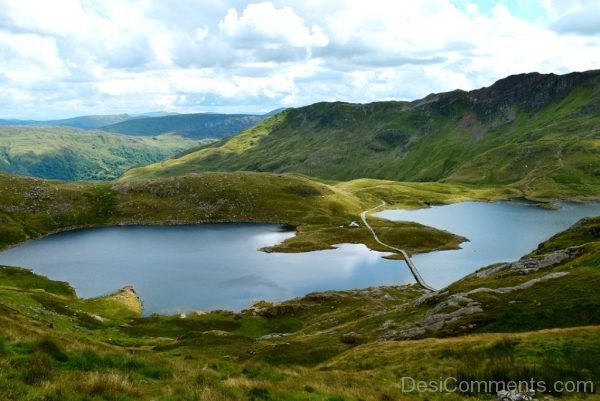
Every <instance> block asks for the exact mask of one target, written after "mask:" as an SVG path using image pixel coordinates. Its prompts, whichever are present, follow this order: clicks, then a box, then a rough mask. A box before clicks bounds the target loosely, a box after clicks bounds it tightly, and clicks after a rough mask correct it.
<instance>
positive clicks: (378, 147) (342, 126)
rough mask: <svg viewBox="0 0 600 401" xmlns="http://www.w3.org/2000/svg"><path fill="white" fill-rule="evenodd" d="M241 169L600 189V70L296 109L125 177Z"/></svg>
mask: <svg viewBox="0 0 600 401" xmlns="http://www.w3.org/2000/svg"><path fill="white" fill-rule="evenodd" d="M120 124H123V123H120ZM120 124H116V125H117V126H119V125H120ZM236 170H249V171H269V172H298V173H303V174H306V175H309V176H314V177H319V178H323V179H330V180H349V179H355V178H361V177H370V178H380V179H390V180H404V181H448V182H460V183H469V184H477V185H511V186H513V187H515V188H518V189H520V190H522V191H523V192H524V193H526V194H528V195H529V196H530V197H535V196H541V197H544V196H562V195H568V194H578V195H582V196H593V195H595V196H598V194H599V193H600V71H588V72H581V73H579V72H578V73H571V74H566V75H554V74H546V75H544V74H538V73H530V74H519V75H513V76H510V77H507V78H505V79H502V80H499V81H498V82H496V83H495V84H493V85H492V86H490V87H487V88H482V89H478V90H473V91H470V92H466V91H462V90H456V91H452V92H447V93H440V94H431V95H429V96H427V97H425V98H424V99H420V100H416V101H413V102H375V103H370V104H351V103H341V102H336V103H317V104H313V105H310V106H306V107H301V108H297V109H288V110H285V111H283V112H281V113H279V114H277V115H275V116H274V117H271V118H269V119H267V120H265V121H263V122H261V123H260V124H258V125H257V126H255V127H253V128H250V129H247V130H246V131H244V132H242V133H240V134H238V135H236V136H234V137H231V138H227V139H224V140H222V141H220V142H217V143H214V144H211V145H208V146H207V147H204V148H202V149H199V150H197V151H194V152H187V153H186V154H184V155H182V156H181V157H179V158H177V159H173V160H168V161H165V162H163V163H161V164H160V165H150V166H147V167H143V168H138V169H133V170H130V171H129V172H128V173H127V174H126V176H125V179H128V178H149V177H162V176H173V175H181V174H185V173H190V172H204V171H236Z"/></svg>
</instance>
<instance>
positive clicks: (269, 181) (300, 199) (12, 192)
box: [0, 172, 514, 252]
mask: <svg viewBox="0 0 600 401" xmlns="http://www.w3.org/2000/svg"><path fill="white" fill-rule="evenodd" d="M396 185H397V186H396V190H397V191H403V192H404V193H405V194H406V195H407V197H405V198H401V197H397V198H396V199H391V198H388V200H390V203H395V204H397V205H399V206H408V207H414V206H415V205H416V204H415V200H414V199H416V198H418V199H421V200H427V199H428V200H430V201H431V202H432V203H433V202H437V203H439V202H442V201H445V202H450V201H456V200H459V199H473V200H477V199H478V200H494V199H506V198H510V197H511V196H512V195H514V194H513V193H512V192H510V191H506V190H504V189H499V188H488V189H479V188H471V187H466V186H454V185H447V184H422V185H420V186H419V188H414V189H413V187H412V186H410V185H407V186H403V184H400V183H396ZM359 187H360V186H359ZM354 191H355V188H353V187H352V188H344V187H340V186H331V185H327V184H324V183H320V182H317V181H314V180H312V179H310V178H307V177H303V176H299V175H293V174H269V173H250V172H245V173H243V172H241V173H204V174H192V175H188V176H182V177H174V178H165V179H153V180H145V181H134V182H118V183H102V184H100V183H98V184H93V183H85V182H75V183H66V182H56V181H46V180H39V179H32V178H25V177H17V176H10V175H5V174H0V221H1V222H2V224H0V248H3V247H5V246H8V245H11V244H15V243H18V242H21V241H24V240H26V239H29V238H36V237H39V236H42V235H46V234H48V233H51V232H55V231H61V230H67V229H73V228H77V227H91V226H107V225H116V224H130V225H135V224H189V223H207V222H270V223H280V224H287V225H290V226H293V227H295V228H296V230H297V235H296V236H294V237H292V238H290V239H288V240H287V241H285V242H284V243H283V244H281V245H279V246H277V247H274V248H272V249H271V250H272V251H281V252H302V251H310V250H317V249H330V248H332V247H333V246H334V245H335V244H340V243H363V244H365V245H367V246H368V247H370V248H371V249H375V250H382V251H387V249H385V248H382V247H381V246H380V245H379V244H377V243H376V242H374V240H373V238H372V236H371V234H370V232H369V231H368V230H367V229H366V228H365V227H360V228H356V229H352V228H348V224H349V223H350V222H351V221H359V220H360V216H359V215H360V212H361V211H362V210H365V209H367V208H371V207H373V206H376V205H378V204H379V203H380V200H379V199H375V198H369V197H366V196H364V194H362V193H359V192H360V191H357V192H356V193H355V192H354ZM411 192H412V193H413V194H414V196H408V193H411ZM370 222H371V225H372V226H373V227H375V229H376V230H378V233H379V235H380V237H381V238H382V240H384V241H386V242H388V243H390V244H395V245H397V246H402V247H403V248H405V249H406V250H408V251H412V252H416V251H419V252H420V251H427V250H432V249H442V248H443V249H450V248H455V247H456V246H457V244H458V243H459V242H460V241H461V240H462V238H460V237H456V236H454V235H452V234H450V233H448V232H445V231H439V230H436V229H433V228H430V227H425V226H422V225H420V224H416V223H402V222H390V221H387V220H382V219H377V218H371V219H370Z"/></svg>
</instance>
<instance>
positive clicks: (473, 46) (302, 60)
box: [0, 0, 600, 119]
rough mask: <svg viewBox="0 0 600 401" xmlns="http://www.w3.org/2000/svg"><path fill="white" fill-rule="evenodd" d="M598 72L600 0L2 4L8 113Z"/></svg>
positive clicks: (392, 94)
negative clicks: (526, 73) (522, 74)
mask: <svg viewBox="0 0 600 401" xmlns="http://www.w3.org/2000/svg"><path fill="white" fill-rule="evenodd" d="M598 68H600V1H598V0H498V1H486V0H414V1H412V0H411V1H400V0H395V1H394V0H387V1H383V0H345V1H338V0H331V1H327V0H297V1H296V0H291V1H278V0H273V1H263V2H250V1H238V0H168V1H165V0H140V1H129V0H52V1H44V0H0V93H1V94H2V95H1V96H0V118H21V119H52V118H64V117H71V116H76V115H85V114H120V113H142V112H149V111H157V110H164V111H172V112H180V113H188V112H223V113H236V112H249V113H260V112H267V111H270V110H272V109H276V108H279V107H297V106H303V105H307V104H312V103H315V102H319V101H338V100H340V101H347V102H361V103H365V102H372V101H379V100H391V99H395V100H414V99H418V98H421V97H424V96H426V95H427V94H429V93H434V92H443V91H449V90H454V89H458V88H460V89H464V90H470V89H475V88H480V87H483V86H489V85H491V84H492V83H493V82H495V81H496V80H498V79H501V78H503V77H506V76H508V75H511V74H516V73H524V72H533V71H537V72H542V73H551V72H552V73H557V74H564V73H568V72H572V71H583V70H590V69H598Z"/></svg>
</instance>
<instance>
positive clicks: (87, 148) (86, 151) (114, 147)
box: [0, 126, 199, 181]
mask: <svg viewBox="0 0 600 401" xmlns="http://www.w3.org/2000/svg"><path fill="white" fill-rule="evenodd" d="M198 144H199V141H196V140H191V139H186V138H182V137H180V136H177V135H161V136H158V137H153V138H141V137H130V136H125V135H114V134H108V133H105V132H102V131H82V130H79V129H75V128H67V127H23V126H19V127H0V171H5V172H9V173H14V174H20V175H28V176H35V177H41V178H50V179H62V180H103V181H107V180H112V179H114V178H116V177H119V176H120V175H121V174H123V173H124V172H125V171H126V170H127V169H129V168H132V167H136V166H142V165H146V164H149V163H155V162H158V161H161V160H164V159H166V158H169V157H173V156H175V155H177V154H178V153H180V152H182V151H184V150H186V149H189V148H192V147H195V146H198Z"/></svg>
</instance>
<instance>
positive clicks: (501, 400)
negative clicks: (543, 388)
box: [497, 390, 535, 401]
mask: <svg viewBox="0 0 600 401" xmlns="http://www.w3.org/2000/svg"><path fill="white" fill-rule="evenodd" d="M534 395H535V391H534V390H525V391H520V390H510V391H508V390H501V391H498V394H497V400H498V401H531V400H533V396H534Z"/></svg>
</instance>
